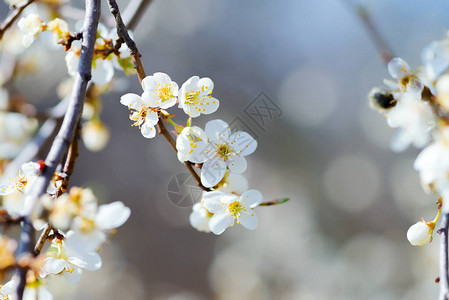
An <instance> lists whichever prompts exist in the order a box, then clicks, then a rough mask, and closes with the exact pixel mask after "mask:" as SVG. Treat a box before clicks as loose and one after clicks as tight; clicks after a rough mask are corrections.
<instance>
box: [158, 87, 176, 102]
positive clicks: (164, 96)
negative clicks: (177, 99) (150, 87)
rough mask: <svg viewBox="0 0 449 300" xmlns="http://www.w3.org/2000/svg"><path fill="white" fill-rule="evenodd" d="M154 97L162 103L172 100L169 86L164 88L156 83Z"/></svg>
mask: <svg viewBox="0 0 449 300" xmlns="http://www.w3.org/2000/svg"><path fill="white" fill-rule="evenodd" d="M156 95H157V96H159V98H161V100H162V102H164V101H167V100H168V99H170V98H172V97H173V94H172V86H171V84H168V83H167V84H165V85H164V86H161V84H160V83H158V84H157V88H156Z"/></svg>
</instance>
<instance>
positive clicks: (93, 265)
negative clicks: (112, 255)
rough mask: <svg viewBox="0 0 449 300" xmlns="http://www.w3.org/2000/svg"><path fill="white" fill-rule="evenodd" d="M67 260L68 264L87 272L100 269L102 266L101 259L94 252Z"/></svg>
mask: <svg viewBox="0 0 449 300" xmlns="http://www.w3.org/2000/svg"><path fill="white" fill-rule="evenodd" d="M67 260H68V261H69V262H70V263H72V264H74V265H76V266H78V267H80V268H84V269H86V270H89V271H96V270H98V269H100V268H101V265H102V262H101V257H100V255H98V253H96V252H90V253H83V254H82V255H78V256H70V257H69V258H67Z"/></svg>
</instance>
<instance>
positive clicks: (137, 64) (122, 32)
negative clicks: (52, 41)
mask: <svg viewBox="0 0 449 300" xmlns="http://www.w3.org/2000/svg"><path fill="white" fill-rule="evenodd" d="M108 4H109V9H110V11H111V14H112V15H113V16H114V19H115V23H116V26H117V33H118V36H119V37H120V38H121V39H123V41H124V42H125V43H126V45H127V46H128V48H129V50H130V51H131V57H132V60H133V63H134V68H135V69H136V71H137V76H138V77H139V81H140V83H142V80H143V79H144V78H145V76H146V75H145V70H144V68H143V64H142V61H141V60H140V57H141V56H142V55H141V54H140V53H139V50H138V49H137V46H136V43H135V42H134V41H133V39H132V38H131V37H130V36H129V34H128V29H127V28H126V26H125V24H124V22H123V20H122V17H121V15H120V10H119V7H118V5H117V2H116V1H115V0H108ZM157 128H158V131H159V134H162V135H163V136H164V137H165V139H166V140H167V141H168V143H169V144H170V146H171V147H172V148H173V150H175V152H177V151H178V150H177V149H176V141H175V140H174V138H173V137H172V136H171V134H170V132H169V131H168V130H167V127H165V124H164V120H163V117H162V116H160V117H159V121H158V122H157ZM184 165H185V166H186V168H187V170H188V171H189V173H190V174H191V175H192V177H193V178H194V179H195V181H196V183H197V185H198V186H199V187H200V188H202V189H203V190H205V191H210V189H209V188H206V187H205V186H203V184H202V183H201V179H200V177H199V176H198V174H197V173H196V172H195V170H194V169H193V167H192V164H191V163H189V162H185V163H184Z"/></svg>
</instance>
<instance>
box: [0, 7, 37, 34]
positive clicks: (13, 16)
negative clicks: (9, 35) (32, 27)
mask: <svg viewBox="0 0 449 300" xmlns="http://www.w3.org/2000/svg"><path fill="white" fill-rule="evenodd" d="M33 2H34V0H26V1H24V2H22V3H20V4H18V5H16V6H15V7H14V10H13V12H12V13H11V14H9V15H8V17H6V19H5V20H4V21H3V22H2V24H1V25H0V40H1V39H2V38H3V35H4V34H5V32H6V30H8V28H9V27H11V25H12V24H13V23H14V22H15V21H16V20H17V18H18V17H19V16H20V14H21V13H22V12H23V10H24V9H25V8H27V6H28V5H30V4H31V3H33Z"/></svg>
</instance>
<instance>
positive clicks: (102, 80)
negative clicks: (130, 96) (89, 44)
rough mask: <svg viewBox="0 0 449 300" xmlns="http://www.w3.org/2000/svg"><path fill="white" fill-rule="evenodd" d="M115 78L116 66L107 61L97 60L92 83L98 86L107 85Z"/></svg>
mask: <svg viewBox="0 0 449 300" xmlns="http://www.w3.org/2000/svg"><path fill="white" fill-rule="evenodd" d="M113 76H114V65H113V64H112V61H110V60H106V59H97V60H96V61H95V68H94V67H93V66H92V82H93V83H95V84H98V85H105V84H107V83H109V82H110V81H111V80H112V77H113Z"/></svg>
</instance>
